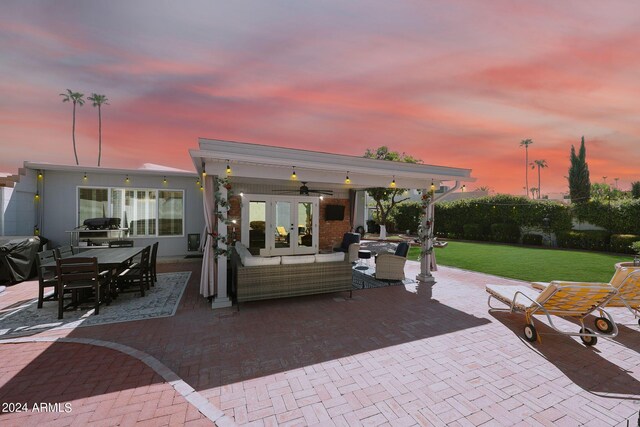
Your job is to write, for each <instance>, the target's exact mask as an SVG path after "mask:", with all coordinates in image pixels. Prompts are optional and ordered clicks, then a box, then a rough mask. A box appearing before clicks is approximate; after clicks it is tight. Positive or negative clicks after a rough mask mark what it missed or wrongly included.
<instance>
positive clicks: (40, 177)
mask: <svg viewBox="0 0 640 427" xmlns="http://www.w3.org/2000/svg"><path fill="white" fill-rule="evenodd" d="M43 176H44V175H42V171H40V170H39V171H38V179H42V177H43Z"/></svg>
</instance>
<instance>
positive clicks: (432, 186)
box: [431, 181, 436, 191]
mask: <svg viewBox="0 0 640 427" xmlns="http://www.w3.org/2000/svg"><path fill="white" fill-rule="evenodd" d="M431 191H436V185H435V184H434V183H433V181H431Z"/></svg>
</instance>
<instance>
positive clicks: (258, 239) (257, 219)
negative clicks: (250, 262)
mask: <svg viewBox="0 0 640 427" xmlns="http://www.w3.org/2000/svg"><path fill="white" fill-rule="evenodd" d="M266 226H267V202H265V201H251V202H249V245H247V247H248V249H249V252H251V253H252V254H253V255H260V251H261V250H264V249H266V247H267V245H266Z"/></svg>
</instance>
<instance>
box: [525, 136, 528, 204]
mask: <svg viewBox="0 0 640 427" xmlns="http://www.w3.org/2000/svg"><path fill="white" fill-rule="evenodd" d="M524 183H525V188H526V189H527V190H526V191H525V192H526V193H527V199H528V198H529V146H528V145H525V146H524Z"/></svg>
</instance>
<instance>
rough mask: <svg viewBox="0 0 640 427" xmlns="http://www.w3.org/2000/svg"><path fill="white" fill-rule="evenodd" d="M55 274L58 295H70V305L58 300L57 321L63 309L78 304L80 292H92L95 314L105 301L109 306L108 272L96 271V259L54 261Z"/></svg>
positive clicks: (62, 259) (59, 259)
mask: <svg viewBox="0 0 640 427" xmlns="http://www.w3.org/2000/svg"><path fill="white" fill-rule="evenodd" d="M56 273H57V276H58V295H59V296H62V295H64V293H65V291H69V292H71V293H72V298H71V303H70V304H68V305H67V306H66V307H65V306H64V302H63V301H64V299H63V298H58V319H62V316H63V312H64V310H65V308H67V307H68V306H69V305H74V306H77V305H78V304H79V303H80V294H79V293H80V291H81V290H83V289H90V290H93V298H94V309H95V314H99V312H100V303H101V302H103V301H106V302H107V304H109V302H110V300H109V298H110V292H109V283H110V279H111V277H110V274H109V272H108V271H105V272H102V273H101V272H100V271H99V270H98V260H97V259H96V258H81V257H72V258H58V259H57V260H56Z"/></svg>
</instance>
